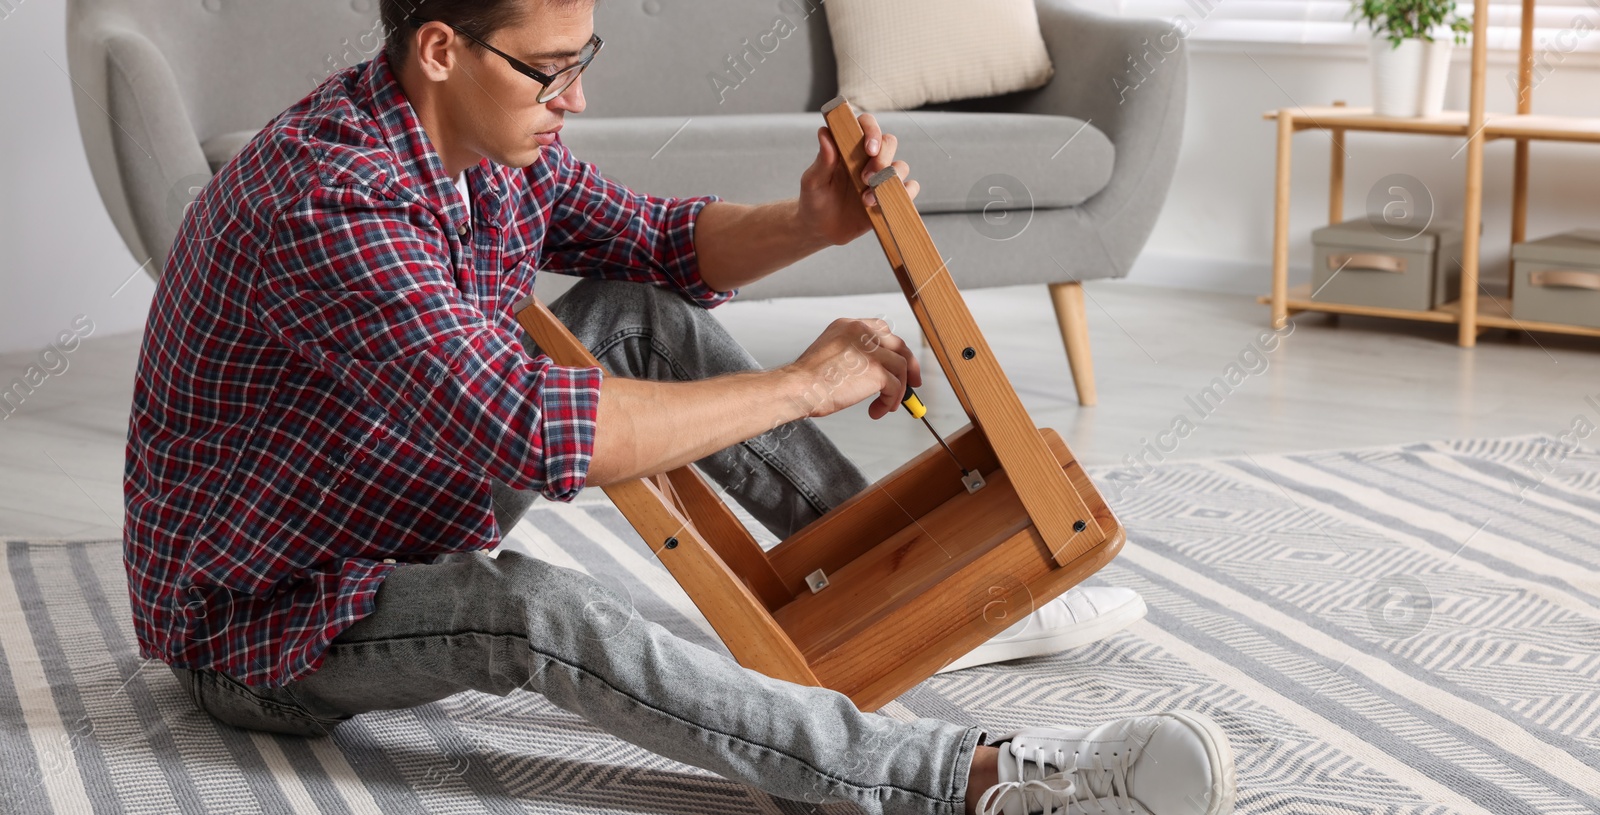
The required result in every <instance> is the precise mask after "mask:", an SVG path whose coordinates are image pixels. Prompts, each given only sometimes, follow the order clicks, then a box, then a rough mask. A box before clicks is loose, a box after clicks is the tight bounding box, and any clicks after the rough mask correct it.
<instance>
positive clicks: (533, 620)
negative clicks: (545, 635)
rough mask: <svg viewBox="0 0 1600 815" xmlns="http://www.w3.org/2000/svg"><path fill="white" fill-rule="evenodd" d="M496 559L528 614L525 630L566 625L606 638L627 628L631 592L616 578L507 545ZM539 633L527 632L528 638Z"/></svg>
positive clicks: (583, 633) (580, 633) (572, 630)
mask: <svg viewBox="0 0 1600 815" xmlns="http://www.w3.org/2000/svg"><path fill="white" fill-rule="evenodd" d="M498 560H499V561H500V562H501V566H502V568H504V569H505V571H506V573H507V574H508V575H510V576H511V578H512V583H513V591H514V592H515V593H516V594H517V595H518V596H519V598H520V599H521V601H522V604H523V606H524V609H525V610H526V611H527V613H528V615H529V627H530V629H538V628H541V627H544V626H548V627H550V628H551V629H553V630H559V629H562V628H568V627H570V633H571V634H572V635H573V636H574V637H577V638H579V639H587V640H597V639H608V638H610V637H613V636H616V635H617V634H618V633H619V632H620V631H622V630H623V629H624V628H626V627H627V626H628V623H629V621H630V620H631V619H632V618H633V616H634V613H635V611H634V602H633V596H632V594H631V593H630V592H629V591H628V588H627V586H626V585H624V584H623V583H622V581H621V580H619V579H617V578H615V577H612V576H609V575H606V576H603V577H599V578H597V577H594V576H591V575H588V574H585V573H584V572H581V571H578V570H577V569H569V568H566V567H564V566H558V565H556V564H554V563H550V562H548V561H544V560H540V559H538V558H533V557H529V556H527V555H524V554H522V553H521V552H516V551H510V550H507V551H503V552H501V553H500V556H499V558H498ZM541 633H542V632H540V631H538V630H530V631H529V632H528V634H529V638H530V639H534V638H535V637H536V636H537V635H539V634H541Z"/></svg>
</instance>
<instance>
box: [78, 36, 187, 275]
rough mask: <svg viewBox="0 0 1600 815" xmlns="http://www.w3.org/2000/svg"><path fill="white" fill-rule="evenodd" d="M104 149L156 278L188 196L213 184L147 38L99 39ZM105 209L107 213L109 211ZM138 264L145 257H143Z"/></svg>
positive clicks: (167, 71) (166, 70)
mask: <svg viewBox="0 0 1600 815" xmlns="http://www.w3.org/2000/svg"><path fill="white" fill-rule="evenodd" d="M103 47H104V49H105V60H106V62H105V65H106V73H107V87H106V108H107V109H106V115H107V117H108V118H109V119H110V120H111V122H112V124H113V127H111V128H110V134H109V137H110V138H109V142H110V144H109V145H101V147H102V149H103V148H104V147H109V148H110V150H111V152H112V154H113V155H114V157H115V164H116V167H117V170H118V174H119V176H120V178H121V182H122V192H123V194H124V195H125V196H126V200H127V207H128V213H129V216H130V217H131V220H132V222H133V226H134V228H135V231H136V232H137V233H138V237H139V244H140V245H139V246H137V247H136V246H134V245H133V244H132V242H129V248H130V249H133V250H134V251H135V252H136V253H137V252H138V250H139V249H143V250H144V252H145V253H147V254H148V255H149V256H150V258H151V259H152V260H153V261H154V262H153V263H151V264H150V266H149V267H147V268H148V271H149V274H150V276H151V277H152V278H156V279H159V278H160V275H161V271H162V269H163V267H164V265H165V263H166V259H167V253H168V252H169V251H170V250H171V248H172V243H173V239H174V238H175V237H176V236H177V234H178V228H179V227H180V226H181V222H182V218H183V214H184V209H185V205H186V204H187V202H188V201H190V200H193V198H194V195H193V194H192V193H193V192H195V191H197V188H198V187H200V186H203V185H204V184H205V183H206V182H207V181H209V180H210V178H211V165H210V164H209V163H208V162H207V161H206V156H205V152H204V151H203V150H201V148H200V140H199V138H198V137H197V136H196V135H195V132H194V126H193V125H192V124H191V123H190V119H189V112H188V106H187V105H185V104H184V101H183V96H182V94H181V93H180V91H179V90H178V80H177V77H175V76H174V75H173V73H172V68H171V66H170V65H168V63H167V61H166V58H165V57H163V56H162V54H161V51H160V50H159V49H157V48H156V46H155V44H154V43H152V42H150V40H149V39H147V38H145V37H144V35H142V34H139V33H137V32H134V31H129V30H125V29H123V30H111V31H108V32H107V33H106V36H105V39H104V40H103ZM108 208H109V207H108ZM141 260H142V258H141Z"/></svg>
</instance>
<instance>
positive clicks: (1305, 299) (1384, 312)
mask: <svg viewBox="0 0 1600 815" xmlns="http://www.w3.org/2000/svg"><path fill="white" fill-rule="evenodd" d="M1256 302H1258V303H1267V304H1270V303H1271V302H1272V297H1271V296H1269V295H1263V296H1261V297H1257V298H1256ZM1289 310H1290V311H1320V312H1323V313H1326V314H1355V315H1359V316H1363V317H1390V318H1393V319H1398V320H1422V321H1425V322H1430V323H1453V322H1456V316H1455V315H1454V314H1445V313H1443V312H1440V311H1415V310H1412V309H1406V308H1383V307H1380V306H1354V305H1350V304H1348V303H1329V302H1326V301H1323V300H1312V299H1311V285H1310V284H1309V283H1302V284H1300V285H1298V286H1295V287H1294V288H1291V289H1289Z"/></svg>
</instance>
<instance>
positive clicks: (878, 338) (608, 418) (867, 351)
mask: <svg viewBox="0 0 1600 815" xmlns="http://www.w3.org/2000/svg"><path fill="white" fill-rule="evenodd" d="M921 384H922V369H921V367H920V366H919V365H918V364H917V358H916V355H915V354H913V353H912V352H911V350H910V348H908V347H907V346H906V344H905V341H904V340H902V339H900V338H899V337H897V336H895V335H894V334H891V333H889V324H888V322H887V321H884V320H881V319H868V320H858V319H847V318H841V319H838V320H834V321H833V322H832V323H830V324H829V325H828V327H827V328H826V329H825V330H824V331H823V332H822V335H821V336H820V337H818V338H817V339H816V341H814V342H812V343H811V346H810V347H809V348H807V349H806V350H805V352H804V353H802V354H801V355H800V356H799V358H798V359H796V360H795V361H794V362H791V363H789V364H788V365H784V366H781V367H779V368H774V369H772V370H770V371H740V372H737V373H732V374H724V375H722V376H717V377H712V378H710V379H700V380H696V381H693V382H659V381H653V380H642V379H622V378H620V377H614V376H613V377H607V378H606V380H605V384H604V385H603V386H601V388H600V409H599V411H598V412H597V413H596V416H595V423H596V426H595V442H594V452H593V456H592V458H591V460H590V462H589V480H588V483H589V484H590V485H592V486H606V485H607V484H612V483H615V482H618V481H623V480H626V479H629V478H638V477H640V476H647V475H654V474H656V473H662V472H667V471H669V470H673V469H676V468H678V467H681V466H683V465H685V464H688V463H690V462H694V461H699V460H700V459H702V458H704V457H706V456H708V455H710V454H712V453H715V452H717V451H718V450H722V449H725V448H727V447H729V446H732V445H734V444H738V443H739V442H742V441H744V440H746V439H749V438H753V437H755V436H759V435H761V434H762V433H765V432H767V431H769V430H772V429H773V428H776V427H779V426H781V425H784V424H787V423H789V422H792V421H794V420H796V419H803V418H807V417H814V416H827V415H829V414H831V413H835V412H837V411H839V410H842V409H843V408H846V407H849V406H851V405H854V404H857V403H859V402H861V401H862V400H864V399H868V398H872V397H876V398H875V399H873V403H872V406H871V407H870V409H869V410H868V415H870V416H871V417H872V418H874V419H878V418H882V417H883V416H884V415H886V414H888V413H890V412H892V411H894V410H896V409H898V408H899V407H900V397H901V396H902V395H904V394H905V389H906V386H907V385H911V386H912V387H916V386H919V385H921Z"/></svg>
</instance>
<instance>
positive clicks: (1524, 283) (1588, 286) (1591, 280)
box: [1511, 229, 1600, 328]
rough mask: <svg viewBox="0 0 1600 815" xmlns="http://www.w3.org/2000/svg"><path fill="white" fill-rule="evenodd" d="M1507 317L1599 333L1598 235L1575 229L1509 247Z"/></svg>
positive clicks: (1595, 231)
mask: <svg viewBox="0 0 1600 815" xmlns="http://www.w3.org/2000/svg"><path fill="white" fill-rule="evenodd" d="M1511 268H1512V270H1513V271H1512V274H1513V275H1514V276H1515V279H1516V284H1515V288H1513V289H1512V292H1511V316H1512V317H1515V318H1516V319H1518V320H1527V321H1529V322H1538V323H1565V324H1567V325H1584V326H1589V327H1590V328H1600V229H1577V230H1573V231H1571V232H1563V233H1561V234H1559V235H1551V236H1550V237H1548V238H1540V239H1539V240H1536V241H1526V242H1524V243H1519V244H1516V245H1514V246H1512V247H1511Z"/></svg>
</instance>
